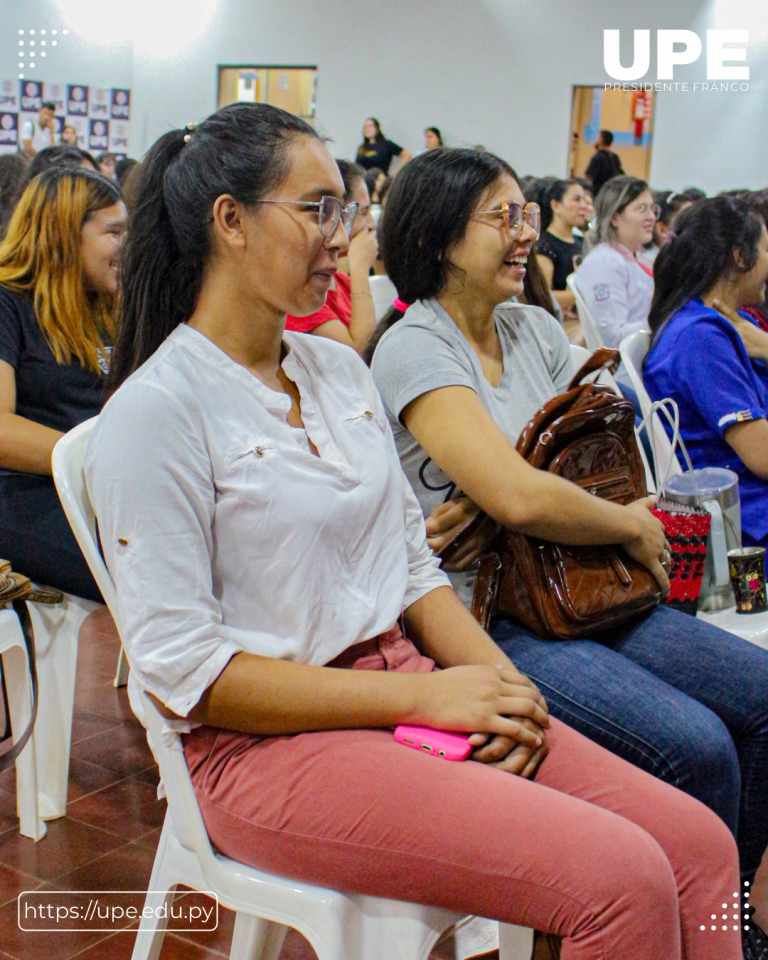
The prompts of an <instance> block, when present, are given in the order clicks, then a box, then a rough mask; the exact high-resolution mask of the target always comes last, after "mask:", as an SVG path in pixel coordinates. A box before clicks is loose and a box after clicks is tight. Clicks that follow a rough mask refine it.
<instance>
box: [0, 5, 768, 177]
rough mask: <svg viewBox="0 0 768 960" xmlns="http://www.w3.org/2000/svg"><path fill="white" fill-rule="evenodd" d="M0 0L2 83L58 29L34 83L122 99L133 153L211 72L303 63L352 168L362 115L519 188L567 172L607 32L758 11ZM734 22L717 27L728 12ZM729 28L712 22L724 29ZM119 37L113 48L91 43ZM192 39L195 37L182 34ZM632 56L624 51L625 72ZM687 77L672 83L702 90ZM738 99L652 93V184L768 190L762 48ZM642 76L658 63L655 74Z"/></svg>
mask: <svg viewBox="0 0 768 960" xmlns="http://www.w3.org/2000/svg"><path fill="white" fill-rule="evenodd" d="M725 3H726V0H675V3H674V4H669V3H668V2H667V0H646V2H645V3H644V4H642V5H638V4H637V2H636V0H592V2H589V0H572V2H567V0H377V2H375V3H374V2H372V0H357V2H349V0H344V2H342V0H322V2H320V0H132V2H131V3H129V4H111V5H109V4H107V3H105V2H104V0H0V76H16V75H17V73H18V67H17V59H16V44H17V41H18V29H22V28H26V29H28V28H29V27H31V26H34V25H35V23H34V22H33V21H37V24H38V29H39V28H40V27H43V26H45V23H46V22H47V23H49V24H50V26H54V25H58V26H59V28H61V27H63V26H65V25H67V24H69V28H70V31H71V32H70V35H69V37H68V38H67V40H68V42H67V43H61V44H60V45H59V47H58V49H57V53H56V56H55V57H53V56H49V58H47V63H46V67H45V70H44V71H41V70H40V68H39V67H38V69H36V70H35V71H34V73H35V76H36V78H41V79H50V80H64V81H77V82H82V83H90V84H98V85H103V86H123V85H124V86H128V87H131V88H132V90H133V91H134V92H133V121H132V140H133V144H134V149H133V152H134V153H140V152H141V151H142V150H144V149H146V147H147V146H149V144H150V143H151V142H152V141H153V140H154V139H155V138H156V137H157V136H158V135H160V134H161V133H163V132H164V131H165V130H167V129H169V128H170V127H172V126H179V125H183V124H184V123H187V122H189V121H191V120H194V119H198V118H200V117H202V116H205V115H206V114H207V113H208V112H210V111H212V110H213V109H215V106H216V103H215V98H216V67H217V64H226V63H230V64H235V63H265V64H316V65H317V66H318V68H319V75H318V76H319V81H318V113H317V120H318V127H319V128H320V129H321V130H322V132H324V133H325V134H327V135H329V136H331V137H332V138H333V139H334V141H335V143H334V146H333V150H334V152H335V153H336V154H337V155H339V156H342V155H344V156H353V155H354V151H355V148H356V146H357V144H358V142H359V140H360V130H361V127H362V122H363V120H364V118H365V117H366V116H369V115H371V114H372V115H374V116H377V117H379V119H380V120H381V122H382V126H383V128H384V131H385V133H386V134H387V135H388V136H389V137H391V138H392V139H394V140H396V141H398V142H399V143H402V144H403V145H404V146H406V147H408V148H409V149H412V150H416V149H419V148H420V147H421V143H422V131H423V128H424V127H425V126H427V125H436V126H438V127H440V128H441V129H442V130H443V133H444V136H445V137H446V139H447V140H448V141H449V142H452V143H457V142H463V143H475V142H481V143H484V144H485V145H486V146H487V147H488V148H489V149H491V150H494V151H496V152H498V153H500V154H502V155H503V156H504V157H505V158H507V159H508V160H510V161H511V162H512V164H513V165H514V166H515V167H516V168H517V169H518V171H519V172H520V173H521V174H526V173H539V174H544V173H554V174H563V173H564V172H565V169H566V163H567V151H568V124H569V117H570V102H571V87H572V85H573V84H602V83H603V82H605V81H606V80H609V79H610V78H609V77H608V76H607V75H606V73H605V71H604V68H603V56H602V44H603V29H606V28H614V29H621V30H622V38H623V39H625V38H626V39H628V37H629V34H630V32H631V31H632V30H633V29H635V28H646V27H651V28H688V29H693V30H696V31H698V32H700V34H701V35H702V36H704V31H705V30H706V28H707V26H710V27H711V26H715V25H717V26H735V27H738V26H748V27H751V28H752V33H753V36H754V35H756V34H757V32H758V30H762V31H763V33H764V32H765V29H766V24H765V22H764V21H765V0H727V6H725ZM729 11H730V13H729ZM728 17H729V18H730V19H725V18H728ZM99 34H100V35H101V36H102V37H118V36H122V37H123V38H124V39H123V42H121V43H108V44H105V43H104V42H103V41H100V40H94V39H92V35H99ZM195 34H197V36H195ZM627 59H629V52H628V51H627V53H626V54H625V60H627ZM703 61H704V57H702V61H701V62H700V63H699V64H695V65H692V66H691V67H687V68H681V69H680V72H679V78H680V79H681V80H682V79H688V80H691V81H692V80H694V79H699V80H700V79H702V78H703V77H704V65H703ZM749 64H750V67H751V72H752V78H751V80H750V87H751V89H750V92H749V93H738V94H736V93H718V94H703V93H700V92H697V93H688V94H685V93H682V92H678V93H662V94H659V95H658V98H657V109H658V112H657V123H656V129H655V147H654V156H653V167H652V181H653V184H654V186H656V187H659V188H662V187H670V188H679V187H681V186H683V185H686V184H691V183H695V184H697V185H700V186H703V187H704V188H705V189H708V190H710V191H716V190H720V189H725V188H729V187H735V186H749V187H758V186H764V185H765V183H766V182H767V181H768V169H766V164H765V157H766V156H768V111H766V110H765V108H764V104H765V96H766V92H768V91H767V90H766V84H767V83H768V81H767V80H766V77H767V76H768V56H767V55H766V47H765V45H762V46H754V45H753V46H752V47H751V48H750V51H749ZM652 73H653V78H655V62H652Z"/></svg>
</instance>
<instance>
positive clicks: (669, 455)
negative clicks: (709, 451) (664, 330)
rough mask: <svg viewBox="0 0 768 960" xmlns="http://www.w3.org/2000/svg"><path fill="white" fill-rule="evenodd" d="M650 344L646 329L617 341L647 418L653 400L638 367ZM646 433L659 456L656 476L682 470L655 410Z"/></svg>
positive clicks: (670, 474) (641, 366)
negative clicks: (619, 341)
mask: <svg viewBox="0 0 768 960" xmlns="http://www.w3.org/2000/svg"><path fill="white" fill-rule="evenodd" d="M650 343H651V335H650V333H649V332H648V331H647V330H637V331H635V333H630V335H629V336H628V337H625V338H624V339H623V340H622V341H621V343H620V344H619V353H620V354H621V361H622V363H623V364H624V369H625V370H626V371H627V376H628V377H629V379H630V381H631V383H632V387H633V389H634V391H635V393H636V394H637V399H638V401H639V403H640V409H641V411H642V413H643V417H646V418H647V417H648V416H649V414H651V407H652V405H653V401H652V400H651V398H650V397H649V396H648V391H647V390H646V389H645V384H644V383H643V376H642V373H641V370H642V369H643V360H645V355H646V353H648V347H649V346H650ZM651 431H652V435H651ZM649 436H650V437H651V445H652V447H653V449H654V450H655V456H656V457H657V459H658V462H657V463H656V473H657V475H658V476H659V477H662V478H664V477H667V476H673V475H675V474H678V473H682V470H681V467H680V464H679V463H678V460H677V457H676V456H675V455H674V453H673V451H672V444H671V442H670V439H669V437H668V436H667V431H666V430H665V429H664V425H663V424H662V422H661V418H660V417H659V415H658V414H657V413H653V415H652V416H651V419H650V430H649Z"/></svg>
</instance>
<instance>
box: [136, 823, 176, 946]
mask: <svg viewBox="0 0 768 960" xmlns="http://www.w3.org/2000/svg"><path fill="white" fill-rule="evenodd" d="M166 824H167V821H166ZM168 859H169V858H168V830H167V825H166V826H164V827H163V832H162V833H161V834H160V842H159V843H158V845H157V853H156V854H155V863H154V866H153V867H152V876H151V877H150V880H149V887H148V889H147V898H146V900H145V901H144V906H145V907H150V908H151V909H152V913H153V915H152V916H151V917H144V916H142V918H141V923H140V924H139V930H138V933H137V934H136V940H135V941H134V944H133V953H132V954H131V960H158V957H159V956H160V951H161V949H162V946H163V940H164V938H165V930H166V927H167V926H168V913H169V910H170V908H171V904H172V903H173V899H174V897H175V896H176V891H175V889H174V888H175V884H176V883H177V882H178V880H177V879H176V878H173V877H171V876H170V875H169V873H168V870H167V869H166V867H167V861H168ZM162 907H165V909H164V910H161V908H162ZM142 912H143V911H142ZM163 914H164V916H163Z"/></svg>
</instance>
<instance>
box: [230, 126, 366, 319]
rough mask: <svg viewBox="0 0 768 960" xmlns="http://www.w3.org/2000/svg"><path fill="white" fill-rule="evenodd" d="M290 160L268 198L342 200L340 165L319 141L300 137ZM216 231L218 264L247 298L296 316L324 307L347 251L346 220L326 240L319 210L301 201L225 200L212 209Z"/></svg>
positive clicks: (306, 200)
mask: <svg viewBox="0 0 768 960" xmlns="http://www.w3.org/2000/svg"><path fill="white" fill-rule="evenodd" d="M288 162H289V163H290V167H289V171H288V174H287V176H286V178H285V179H284V180H283V182H282V183H281V184H280V185H279V186H277V187H275V189H274V190H272V191H270V192H269V193H268V194H267V195H266V196H265V197H264V198H263V199H264V200H291V201H295V200H300V201H304V202H306V203H316V202H318V201H319V200H320V199H321V197H324V196H331V197H336V198H338V199H339V200H341V198H342V197H343V195H344V183H343V181H342V179H341V174H340V173H339V168H338V167H337V165H336V161H335V160H334V159H333V157H332V156H331V155H330V153H329V152H328V149H327V147H326V146H325V145H324V144H323V143H321V142H320V140H318V139H317V138H315V137H308V136H299V137H297V138H296V139H295V140H294V141H293V142H292V143H291V145H290V146H289V147H288ZM212 230H213V234H214V236H213V246H214V260H215V259H218V260H219V261H220V262H222V261H223V262H225V264H226V268H227V269H228V270H230V271H235V273H236V281H237V284H238V286H239V288H240V289H241V290H242V294H243V296H244V297H247V298H249V299H250V300H251V301H252V302H253V303H254V305H259V306H260V307H262V308H266V310H268V311H269V312H271V313H274V314H283V315H284V314H287V313H289V314H292V315H293V316H297V317H303V316H307V314H310V313H315V312H316V311H317V310H319V309H320V307H322V305H323V304H324V303H325V297H326V294H327V293H328V288H329V286H330V283H331V280H332V279H333V275H334V274H335V273H336V265H337V261H338V258H339V255H340V254H343V253H345V252H346V250H347V249H348V247H349V240H348V239H347V235H346V233H345V232H344V228H343V226H342V225H341V222H339V224H338V226H337V228H336V231H335V233H334V234H333V236H330V237H325V236H323V234H322V233H321V232H320V220H319V216H318V210H317V207H303V206H301V205H298V204H296V203H257V204H255V205H254V206H252V207H246V206H245V205H243V204H240V203H237V202H235V201H234V200H232V198H231V197H228V196H226V195H225V196H222V197H219V198H218V199H217V200H216V203H215V204H214V224H213V227H212ZM213 265H214V264H212V266H213Z"/></svg>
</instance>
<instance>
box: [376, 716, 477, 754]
mask: <svg viewBox="0 0 768 960" xmlns="http://www.w3.org/2000/svg"><path fill="white" fill-rule="evenodd" d="M395 740H397V742H398V743H402V744H403V745H404V746H406V747H413V749H414V750H421V752H422V753H430V754H432V756H433V757H442V758H443V760H466V759H467V757H468V756H469V755H470V753H471V752H472V745H471V744H470V742H469V734H462V733H448V732H447V731H445V730H432V729H430V728H429V727H409V726H408V725H407V724H402V723H401V724H400V726H398V727H395Z"/></svg>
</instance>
